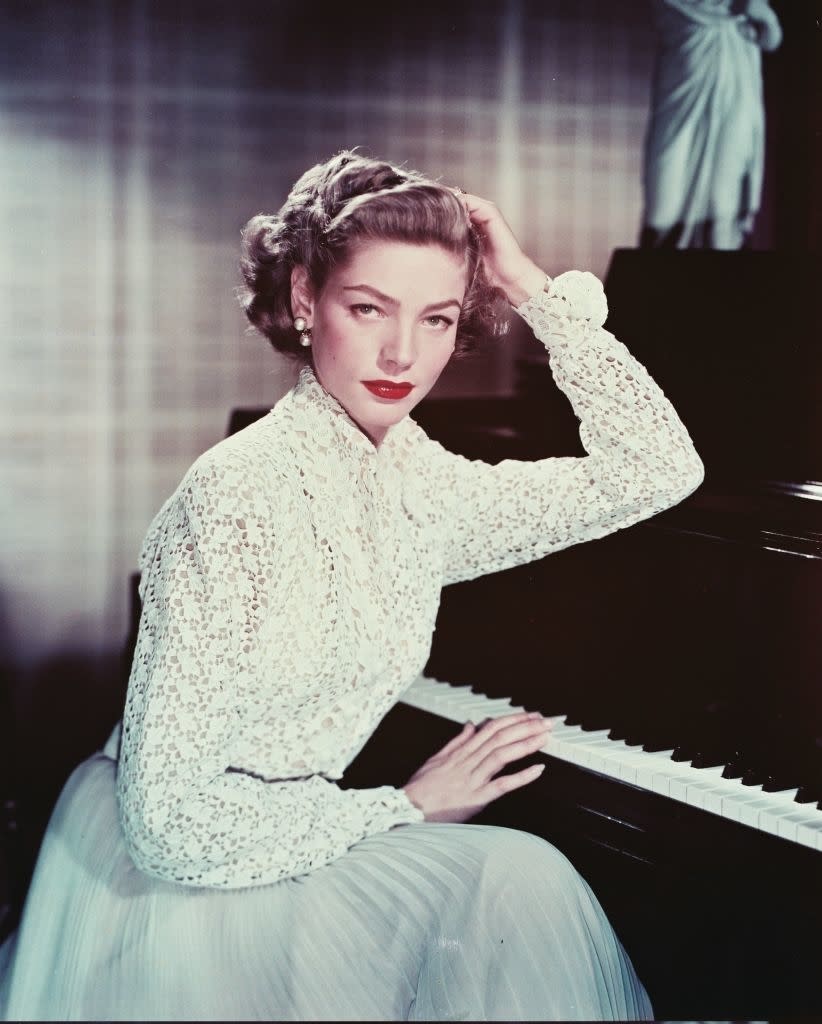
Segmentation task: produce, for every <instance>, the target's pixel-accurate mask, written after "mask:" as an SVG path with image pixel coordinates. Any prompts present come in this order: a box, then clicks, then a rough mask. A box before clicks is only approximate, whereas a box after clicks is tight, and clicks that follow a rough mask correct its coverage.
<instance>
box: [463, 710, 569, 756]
mask: <svg viewBox="0 0 822 1024" xmlns="http://www.w3.org/2000/svg"><path fill="white" fill-rule="evenodd" d="M552 728H553V723H552V722H550V720H549V719H547V718H543V717H542V716H541V715H540V716H537V717H536V718H528V719H526V720H525V721H517V722H507V723H504V724H502V725H500V726H499V727H498V728H496V729H491V728H488V729H478V730H477V733H476V736H475V741H474V743H472V745H471V752H472V753H476V754H478V755H479V756H481V757H484V756H485V755H486V754H487V753H488V752H489V751H490V750H493V749H495V748H496V747H500V746H503V745H505V744H506V743H512V742H514V740H520V739H525V738H527V737H529V736H534V735H538V736H544V735H545V734H546V733H547V732H550V730H551V729H552Z"/></svg>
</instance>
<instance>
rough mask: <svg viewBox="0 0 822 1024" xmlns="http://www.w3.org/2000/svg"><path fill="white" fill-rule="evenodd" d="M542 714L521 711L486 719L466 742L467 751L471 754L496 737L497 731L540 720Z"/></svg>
mask: <svg viewBox="0 0 822 1024" xmlns="http://www.w3.org/2000/svg"><path fill="white" fill-rule="evenodd" d="M541 718H542V716H541V715H540V714H539V712H534V711H519V712H517V713H516V714H513V715H502V716H500V717H499V718H491V719H486V720H485V721H484V722H483V723H482V724H481V725H480V726H479V728H478V729H477V731H476V732H475V733H474V735H473V736H472V737H471V739H470V740H469V742H468V743H466V744H465V748H464V750H465V753H467V754H471V753H473V752H474V751H475V750H478V749H479V748H480V747H481V746H482V745H483V744H484V743H486V742H487V741H488V740H489V739H491V738H492V737H494V736H495V735H496V734H497V733H499V732H501V731H502V730H504V729H507V728H508V727H509V726H512V725H517V724H524V723H529V722H536V721H539V720H540V719H541Z"/></svg>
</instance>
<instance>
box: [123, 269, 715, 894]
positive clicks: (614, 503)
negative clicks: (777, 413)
mask: <svg viewBox="0 0 822 1024" xmlns="http://www.w3.org/2000/svg"><path fill="white" fill-rule="evenodd" d="M517 311H518V313H519V314H520V315H521V316H522V317H523V318H524V319H525V320H526V321H527V322H528V324H529V325H530V326H531V327H532V328H533V330H534V332H535V334H536V336H537V337H538V338H539V339H540V340H541V341H542V342H543V343H544V344H545V347H546V348H547V350H548V353H549V355H550V361H551V367H552V370H553V374H554V379H555V380H556V382H557V384H558V385H559V387H560V388H561V389H562V390H563V391H564V393H565V394H566V395H567V397H568V398H569V400H570V402H571V404H572V406H573V408H574V411H575V412H576V415H577V416H578V418H579V420H580V435H581V439H582V442H583V444H584V446H585V449H586V451H587V452H588V453H589V454H588V456H587V457H583V458H550V459H545V460H542V461H539V462H530V463H529V462H515V461H506V462H502V463H500V464H498V465H496V466H491V465H488V464H486V463H483V462H476V461H470V460H468V459H465V458H463V457H461V456H458V455H454V454H452V453H449V452H448V451H446V450H445V449H444V448H443V447H442V446H441V445H439V444H438V443H436V442H434V441H432V440H430V439H429V438H427V437H426V435H425V434H424V432H423V431H422V429H421V428H420V427H419V426H417V425H416V424H415V423H414V421H413V420H411V419H410V418H408V417H406V418H405V419H404V420H403V421H401V422H400V423H399V424H397V425H396V426H395V427H393V428H391V429H390V430H389V432H388V434H387V436H386V438H385V440H384V441H383V443H382V444H381V445H380V446H379V447H378V448H375V447H374V446H373V444H372V443H371V442H370V441H369V439H368V438H367V437H366V436H365V435H364V434H363V433H362V432H361V431H360V430H359V428H358V427H357V426H356V424H354V423H353V421H352V420H351V419H350V418H349V417H348V415H347V413H346V412H345V410H344V409H343V408H342V407H341V406H340V405H339V404H338V403H337V402H336V400H335V399H334V398H332V397H331V396H330V395H329V394H327V393H326V392H325V390H324V389H323V388H322V386H321V385H320V384H319V383H318V381H317V380H316V378H315V376H314V375H313V373H312V371H311V370H310V369H309V368H306V369H304V370H302V372H301V374H300V377H299V381H298V383H297V384H296V386H295V387H294V388H293V389H292V391H290V392H289V393H288V394H287V395H286V396H285V397H284V398H283V399H282V400H281V401H280V402H278V404H277V405H276V406H275V407H274V409H273V410H272V411H271V412H270V413H269V414H268V415H266V416H265V417H263V418H262V419H261V420H258V421H257V422H256V423H254V424H252V425H251V426H250V427H248V428H247V429H245V430H243V431H241V432H240V433H238V434H235V435H234V436H232V437H230V438H227V439H226V440H224V441H222V442H220V443H219V444H217V445H216V446H215V447H214V448H212V449H210V450H209V451H207V452H206V453H205V454H203V455H202V456H201V457H200V458H199V459H198V460H197V461H196V462H195V463H194V465H193V466H192V467H191V469H190V470H189V471H188V473H187V474H186V475H185V477H184V479H183V480H182V482H181V483H180V485H179V487H178V488H177V490H176V491H175V493H174V494H173V495H172V496H171V497H170V498H169V500H168V501H167V502H166V503H165V504H164V506H163V507H162V509H161V510H160V512H159V513H158V514H157V516H156V517H155V519H154V521H153V522H152V524H151V527H150V528H149V531H148V534H147V536H146V539H145V542H144V545H143V549H142V552H141V556H140V568H141V571H142V582H141V596H142V600H143V613H142V619H141V622H140V632H139V637H138V641H137V649H136V653H135V657H134V662H133V665H132V672H131V678H130V681H129V688H128V697H127V702H126V710H125V715H124V719H123V733H122V741H121V750H120V761H119V768H118V777H117V796H118V800H119V806H120V813H121V819H122V824H123V829H124V833H125V837H126V842H127V844H128V849H129V851H130V853H131V855H132V857H133V859H134V861H135V862H136V864H137V865H138V866H139V867H140V868H142V870H143V871H144V872H146V873H148V874H150V875H154V876H156V877H159V878H163V879H166V880H169V881H175V882H179V883H183V884H189V885H198V886H212V887H225V888H238V887H243V886H251V885H260V884H264V883H270V882H274V881H277V880H279V879H281V878H285V877H291V876H296V875H300V874H302V873H305V872H308V871H310V870H312V869H314V868H317V867H319V866H321V865H324V864H327V863H329V862H331V861H333V860H334V859H335V858H338V857H339V856H340V855H341V854H342V853H344V852H345V851H346V850H347V849H348V848H349V847H350V846H351V845H352V844H354V843H356V842H357V841H358V840H361V839H363V838H365V837H367V836H371V835H375V834H377V833H379V832H384V831H386V830H388V829H390V828H392V827H393V826H395V825H400V824H404V823H409V822H415V821H420V820H422V817H423V816H422V813H421V812H420V811H419V810H418V809H417V808H416V807H415V806H413V804H412V803H411V802H410V801H409V800H408V798H407V797H406V795H405V793H404V791H403V790H401V789H394V788H392V787H389V786H382V787H379V788H376V789H367V790H342V789H340V788H339V787H338V786H337V785H336V784H335V780H337V779H339V778H340V777H341V775H342V773H343V772H344V770H345V768H346V766H347V765H348V764H349V763H350V762H351V761H352V760H353V758H354V757H355V755H356V754H357V753H358V752H359V750H360V749H361V748H362V746H363V744H364V743H365V742H366V740H367V739H368V738H369V736H370V735H371V734H372V732H373V731H374V729H375V727H376V726H377V724H378V723H379V721H380V719H381V718H382V716H383V715H384V714H385V712H386V711H387V710H388V709H389V708H390V707H391V706H392V705H393V704H394V703H395V702H396V701H397V699H398V698H399V697H400V695H401V694H402V691H403V689H404V688H405V687H406V686H408V685H409V684H410V683H411V682H412V681H413V680H414V679H415V678H416V676H417V675H418V674H419V673H420V671H421V670H422V668H423V667H424V665H425V663H426V660H427V658H428V653H429V647H430V642H431V635H432V632H433V628H434V621H435V617H436V612H437V607H438V603H439V598H440V590H441V588H442V587H443V586H444V585H445V584H447V583H452V582H455V581H457V580H465V579H469V578H472V577H475V576H478V575H480V574H482V573H488V572H495V571H497V570H499V569H504V568H506V567H509V566H514V565H517V564H519V563H523V562H527V561H530V560H532V559H536V558H540V557H542V556H543V555H545V554H547V553H549V552H551V551H554V550H558V549H560V548H563V547H566V546H568V545H570V544H575V543H579V542H580V541H585V540H590V539H592V538H595V537H601V536H603V535H604V534H607V533H610V532H612V531H613V530H617V529H620V528H622V527H625V526H629V525H631V524H632V523H635V522H637V521H638V520H640V519H643V518H646V517H648V516H651V515H653V514H655V513H656V512H659V511H661V510H662V509H664V508H666V507H668V506H670V505H672V504H674V503H676V502H678V501H680V500H681V499H682V498H684V497H685V496H686V495H687V494H688V493H690V492H691V491H692V490H693V489H694V488H695V487H696V486H698V484H699V482H700V481H701V479H702V465H701V462H700V460H699V457H698V456H697V454H696V453H695V451H694V448H693V446H692V444H691V441H690V439H689V437H688V434H687V432H686V430H685V428H684V427H683V425H682V423H681V422H680V420H679V418H678V416H677V415H676V413H675V412H674V410H673V408H672V407H671V405H670V404H669V403H668V401H667V400H666V399H665V397H664V396H663V394H662V392H661V391H660V389H659V388H658V387H657V385H656V384H655V383H654V382H653V381H652V380H651V378H650V377H649V375H648V374H647V372H646V371H645V370H644V369H643V367H642V366H641V365H639V363H637V362H636V360H634V359H633V358H632V357H631V356H630V354H629V353H628V351H627V350H626V349H625V347H624V346H623V345H622V344H621V343H620V342H618V341H617V340H616V339H615V338H614V337H613V336H612V335H611V334H609V333H608V332H606V331H605V330H604V329H603V328H602V324H603V323H604V321H605V318H606V315H607V307H606V303H605V296H604V294H603V291H602V286H601V285H600V283H599V281H598V280H597V279H596V278H595V277H593V275H591V274H587V273H579V272H576V271H571V272H569V273H567V274H563V275H561V276H560V277H558V278H556V279H555V280H554V281H553V282H551V284H550V287H549V288H548V289H547V290H546V291H545V292H540V293H539V294H538V295H536V296H534V297H533V298H531V299H529V300H528V301H527V302H525V303H524V304H523V305H522V306H520V307H518V310H517Z"/></svg>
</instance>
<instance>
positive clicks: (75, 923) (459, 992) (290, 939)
mask: <svg viewBox="0 0 822 1024" xmlns="http://www.w3.org/2000/svg"><path fill="white" fill-rule="evenodd" d="M114 776H115V762H114V761H113V760H111V759H110V758H109V757H107V756H106V755H105V754H103V753H99V754H95V755H94V756H93V757H91V758H89V759H88V760H87V761H85V762H84V763H83V764H81V765H80V766H79V767H78V768H77V769H76V770H75V771H74V773H73V774H72V776H71V777H70V779H69V780H68V782H67V783H66V786H65V788H64V790H63V792H62V794H61V796H60V799H59V800H58V802H57V805H56V807H55V809H54V813H53V815H52V818H51V821H50V823H49V826H48V830H47V832H46V835H45V838H44V841H43V845H42V848H41V851H40V856H39V859H38V863H37V868H36V870H35V874H34V877H33V879H32V884H31V888H30V890H29V894H28V898H27V901H26V905H25V908H24V913H23V917H22V920H21V924H20V927H19V929H18V931H17V933H15V935H13V936H11V938H10V939H9V940H7V942H6V943H5V944H4V945H3V947H2V948H0V1019H8V1020H15V1019H23V1020H78V1019H82V1020H420V1019H425V1020H498V1019H508V1020H530V1019H541V1020H575V1019H584V1020H613V1019H620V1020H632V1019H648V1018H650V1017H651V1016H652V1011H651V1006H650V1004H649V1001H648V997H647V995H646V993H645V990H644V988H643V987H642V985H641V983H640V982H639V981H638V979H637V977H636V974H635V973H634V969H633V967H632V965H631V963H630V961H629V959H628V957H627V955H626V954H625V952H624V950H623V949H622V947H621V945H620V943H619V941H618V939H617V938H616V936H615V934H614V932H613V930H612V928H611V926H610V924H609V923H608V920H607V918H606V917H605V914H604V913H603V911H602V909H601V907H600V905H599V903H598V902H597V900H596V898H595V897H594V895H593V894H592V892H591V890H590V889H589V887H588V886H587V885H586V883H585V882H584V881H583V879H582V878H581V877H580V876H579V875H578V874H577V872H576V871H575V869H574V868H573V867H572V866H571V864H570V863H569V861H568V860H567V859H566V858H565V857H564V856H563V855H562V854H561V853H560V852H559V851H558V850H556V849H555V848H554V847H553V846H551V845H550V844H549V843H546V842H545V841H544V840H542V839H538V838H536V837H535V836H532V835H529V834H527V833H524V832H517V831H513V830H511V829H505V828H494V827H489V826H479V825H445V824H427V823H423V824H419V825H405V826H401V827H399V828H395V829H392V830H391V831H390V832H386V833H383V834H382V835H378V836H373V837H371V838H369V839H365V840H363V841H362V842H359V843H357V844H356V845H355V846H353V847H352V848H351V849H350V850H349V851H348V852H347V853H346V854H345V855H344V856H342V857H341V858H339V859H338V860H337V861H335V862H334V863H332V864H330V865H328V866H326V867H323V868H319V869H318V870H316V871H313V872H311V873H310V874H308V875H303V876H301V877H298V878H291V879H286V880H284V881H281V882H277V883H275V884H273V885H266V886H259V887H257V888H250V889H239V890H216V889H204V888H189V887H184V886H178V885H173V884H169V883H165V882H161V881H158V880H156V879H153V878H149V877H148V876H147V875H144V874H142V873H141V872H140V871H139V870H138V869H137V868H136V867H135V866H134V864H133V862H132V861H131V858H130V857H129V855H128V853H127V851H126V848H125V845H124V842H123V837H122V833H121V830H120V824H119V818H118V811H117V804H116V800H115V795H114Z"/></svg>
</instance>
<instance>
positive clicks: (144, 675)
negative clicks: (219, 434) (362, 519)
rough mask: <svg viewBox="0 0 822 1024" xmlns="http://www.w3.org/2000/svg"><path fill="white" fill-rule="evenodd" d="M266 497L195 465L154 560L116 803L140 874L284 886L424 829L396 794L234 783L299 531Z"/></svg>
mask: <svg viewBox="0 0 822 1024" xmlns="http://www.w3.org/2000/svg"><path fill="white" fill-rule="evenodd" d="M268 490H269V491H270V490H271V488H270V486H269V488H268ZM265 495H266V487H265V486H264V485H262V484H260V483H255V482H253V475H250V474H249V472H248V471H247V470H246V469H244V468H242V467H235V468H231V467H226V466H225V465H220V466H215V465H209V464H208V463H199V464H195V468H194V471H193V473H192V475H191V476H190V477H189V479H188V481H187V483H186V484H185V485H184V489H183V491H182V495H181V500H179V501H177V502H175V503H172V504H171V505H170V506H169V507H168V509H167V514H166V515H165V516H164V517H163V520H162V522H161V523H160V524H159V525H158V526H156V527H154V538H153V542H152V544H151V545H149V546H148V548H147V549H145V550H147V551H148V552H149V556H150V558H151V564H150V565H146V566H144V572H143V615H142V619H141V623H140V633H139V637H138V642H137V649H136V652H135V657H134V662H133V666H132V674H131V679H130V681H129V692H128V697H127V701H126V710H125V715H124V718H123V739H122V746H121V755H120V762H119V769H118V778H117V795H118V800H119V803H120V812H121V819H122V823H123V829H124V833H125V837H126V842H127V846H128V849H129V851H130V853H131V856H132V858H133V859H134V861H135V863H136V864H137V865H138V867H140V868H141V869H142V870H143V871H145V872H146V873H147V874H150V875H154V876H156V877H159V878H163V879H166V880H169V881H173V882H178V883H182V884H189V885H199V886H213V887H225V888H236V887H242V886H250V885H259V884H263V883H268V882H274V881H277V880H278V879H281V878H284V877H288V876H293V875H298V874H302V873H304V872H306V871H309V870H311V869H313V868H316V867H319V866H321V865H323V864H325V863H328V862H329V861H331V860H333V859H334V858H336V857H338V856H340V855H341V854H342V853H344V852H345V850H347V849H348V847H350V846H351V845H352V844H353V843H355V842H356V841H358V840H359V839H362V838H364V837H365V836H367V835H371V834H375V833H378V832H383V831H385V830H387V829H389V828H391V827H392V826H394V825H397V824H401V823H405V822H410V821H419V820H420V819H421V818H422V814H421V812H420V811H418V810H417V808H416V807H414V806H413V805H412V804H411V802H410V801H409V800H408V798H407V797H406V795H405V793H404V792H403V791H402V790H397V789H393V788H392V787H390V786H384V787H380V788H377V789H370V790H353V789H351V790H341V789H340V788H339V787H338V786H336V785H335V784H334V783H333V782H330V781H328V780H327V779H325V778H323V777H321V776H317V775H314V776H309V777H306V778H302V779H289V780H285V781H265V780H263V779H261V778H258V777H256V776H252V775H249V774H247V773H243V772H239V771H232V770H231V766H232V743H233V737H234V732H235V728H236V724H237V722H238V716H239V712H240V708H241V701H242V694H243V688H244V684H245V681H246V680H247V679H248V678H249V677H250V676H251V675H253V674H254V673H255V672H259V671H262V668H261V667H260V666H259V665H258V655H259V646H258V644H257V635H258V632H259V629H260V625H261V623H262V622H263V619H264V618H265V617H266V616H267V615H269V614H271V613H272V609H274V605H275V602H276V601H277V599H278V597H279V595H280V593H281V590H280V589H279V588H281V587H283V586H287V571H288V565H289V560H288V559H287V557H286V556H285V554H284V547H285V544H284V543H282V542H280V543H278V539H277V537H278V535H279V536H280V537H286V538H287V535H288V531H287V523H284V521H283V513H282V510H278V509H274V508H272V507H271V504H272V503H271V501H270V500H269V499H268V498H267V497H266V496H265ZM238 510H242V511H238ZM275 523H276V524H277V525H278V530H277V533H276V534H275V531H274V529H273V524H275ZM291 561H292V562H298V559H296V558H292V559H291Z"/></svg>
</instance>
